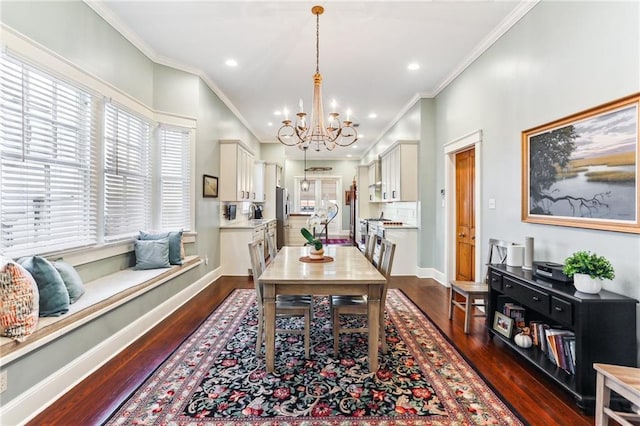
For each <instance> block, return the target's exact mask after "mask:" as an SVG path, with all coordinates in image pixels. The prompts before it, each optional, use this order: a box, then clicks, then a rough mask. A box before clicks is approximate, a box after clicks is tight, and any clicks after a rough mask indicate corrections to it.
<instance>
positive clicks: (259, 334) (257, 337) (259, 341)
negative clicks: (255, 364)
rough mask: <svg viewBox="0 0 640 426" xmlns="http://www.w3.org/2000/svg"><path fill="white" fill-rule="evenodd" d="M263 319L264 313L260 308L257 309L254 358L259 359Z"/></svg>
mask: <svg viewBox="0 0 640 426" xmlns="http://www.w3.org/2000/svg"><path fill="white" fill-rule="evenodd" d="M263 317H264V312H262V308H261V307H259V308H258V335H257V336H256V357H260V354H261V352H262V339H263V336H262V319H263Z"/></svg>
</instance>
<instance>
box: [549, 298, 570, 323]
mask: <svg viewBox="0 0 640 426" xmlns="http://www.w3.org/2000/svg"><path fill="white" fill-rule="evenodd" d="M551 318H553V319H554V320H556V321H558V322H559V323H561V324H564V325H573V305H572V304H571V303H570V302H567V301H566V300H562V299H559V298H557V297H555V296H551Z"/></svg>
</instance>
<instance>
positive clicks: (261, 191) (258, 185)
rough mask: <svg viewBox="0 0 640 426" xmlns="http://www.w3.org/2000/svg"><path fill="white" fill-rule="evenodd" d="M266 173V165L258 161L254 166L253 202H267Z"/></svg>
mask: <svg viewBox="0 0 640 426" xmlns="http://www.w3.org/2000/svg"><path fill="white" fill-rule="evenodd" d="M265 171H266V164H265V163H264V161H256V162H254V166H253V194H254V195H255V196H254V198H253V200H252V201H255V202H257V203H263V202H264V201H266V194H265V191H266V188H265Z"/></svg>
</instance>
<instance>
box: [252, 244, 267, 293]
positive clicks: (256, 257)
mask: <svg viewBox="0 0 640 426" xmlns="http://www.w3.org/2000/svg"><path fill="white" fill-rule="evenodd" d="M263 244H264V243H263V241H262V240H254V241H250V242H249V257H250V258H251V272H252V273H253V284H254V286H255V288H256V295H257V298H258V303H262V288H261V286H260V284H259V282H258V278H260V275H262V273H263V272H264V270H265V263H264V246H263Z"/></svg>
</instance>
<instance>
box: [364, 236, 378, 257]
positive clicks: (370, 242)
mask: <svg viewBox="0 0 640 426" xmlns="http://www.w3.org/2000/svg"><path fill="white" fill-rule="evenodd" d="M376 238H377V237H376V235H375V234H374V233H369V234H367V236H366V239H365V241H364V257H366V258H367V260H368V261H369V262H371V263H373V252H374V251H375V249H376Z"/></svg>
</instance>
